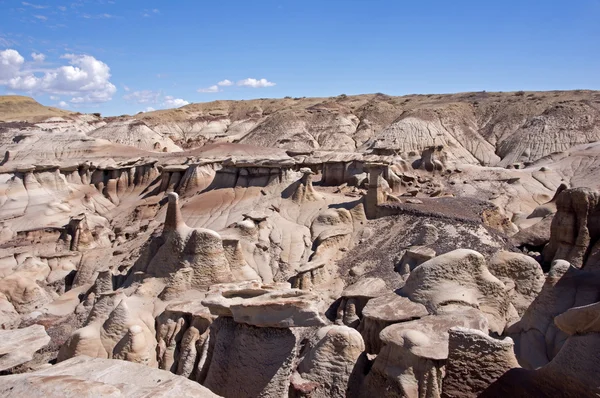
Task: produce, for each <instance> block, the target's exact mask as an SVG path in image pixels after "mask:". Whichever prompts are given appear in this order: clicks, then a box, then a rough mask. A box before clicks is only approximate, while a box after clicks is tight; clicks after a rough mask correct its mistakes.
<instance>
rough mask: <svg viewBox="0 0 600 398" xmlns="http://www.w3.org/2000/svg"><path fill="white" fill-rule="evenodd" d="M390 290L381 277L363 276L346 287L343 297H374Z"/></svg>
mask: <svg viewBox="0 0 600 398" xmlns="http://www.w3.org/2000/svg"><path fill="white" fill-rule="evenodd" d="M388 290H389V289H388V288H387V287H386V285H385V282H384V281H383V279H381V278H362V279H360V280H359V281H358V282H356V283H354V284H352V285H350V286H348V287H347V288H346V289H344V291H343V292H342V297H365V298H372V297H378V296H381V295H382V294H384V292H386V291H388Z"/></svg>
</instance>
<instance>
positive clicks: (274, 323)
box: [202, 282, 326, 328]
mask: <svg viewBox="0 0 600 398" xmlns="http://www.w3.org/2000/svg"><path fill="white" fill-rule="evenodd" d="M287 286H288V288H283V286H269V285H261V284H260V283H259V282H251V283H244V284H241V285H238V286H237V288H234V289H231V290H222V291H219V292H212V293H210V294H209V295H208V296H207V297H206V299H204V300H202V305H204V306H206V307H207V308H208V309H209V310H210V312H211V314H213V315H218V316H226V317H232V318H233V320H234V321H236V322H238V323H245V324H248V325H253V326H258V327H273V328H288V327H307V326H323V325H325V324H326V323H325V321H324V320H323V318H322V317H321V315H320V313H319V308H318V302H319V298H318V296H317V295H315V294H313V293H309V292H306V291H304V290H300V289H290V288H289V285H287ZM278 288H279V289H278Z"/></svg>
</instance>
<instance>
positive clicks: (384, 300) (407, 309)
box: [362, 293, 429, 322]
mask: <svg viewBox="0 0 600 398" xmlns="http://www.w3.org/2000/svg"><path fill="white" fill-rule="evenodd" d="M362 313H363V316H364V317H367V318H370V319H374V320H377V321H385V322H404V321H410V320H413V319H419V318H422V317H424V316H427V315H429V312H427V308H425V306H424V305H423V304H419V303H415V302H414V301H411V300H410V299H409V298H407V297H402V296H400V295H398V294H396V293H390V294H386V295H384V296H380V297H377V298H374V299H371V300H369V302H368V303H367V305H366V306H365V308H363V311H362Z"/></svg>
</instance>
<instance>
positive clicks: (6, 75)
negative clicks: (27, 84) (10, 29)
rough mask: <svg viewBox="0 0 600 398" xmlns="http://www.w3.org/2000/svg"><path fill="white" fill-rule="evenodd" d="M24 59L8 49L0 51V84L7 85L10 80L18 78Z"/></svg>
mask: <svg viewBox="0 0 600 398" xmlns="http://www.w3.org/2000/svg"><path fill="white" fill-rule="evenodd" d="M23 63H25V58H23V57H22V56H21V54H19V52H18V51H16V50H12V49H10V48H9V49H8V50H4V51H0V84H7V82H8V81H9V80H10V79H13V78H16V77H17V76H19V71H20V70H21V67H22V66H23Z"/></svg>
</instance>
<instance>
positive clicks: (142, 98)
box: [123, 90, 189, 112]
mask: <svg viewBox="0 0 600 398" xmlns="http://www.w3.org/2000/svg"><path fill="white" fill-rule="evenodd" d="M123 98H124V99H125V100H127V101H130V102H135V103H136V104H145V105H154V106H148V107H147V108H146V109H149V108H152V110H155V107H156V108H162V109H166V108H179V107H180V106H184V105H188V104H189V102H188V101H186V100H184V99H182V98H175V97H173V96H172V95H163V93H162V92H160V91H153V90H140V91H133V92H131V93H129V94H127V95H124V96H123ZM145 112H149V111H148V110H146V111H145Z"/></svg>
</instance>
